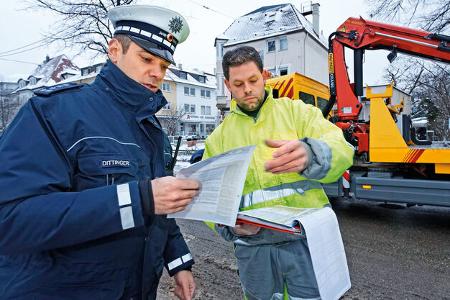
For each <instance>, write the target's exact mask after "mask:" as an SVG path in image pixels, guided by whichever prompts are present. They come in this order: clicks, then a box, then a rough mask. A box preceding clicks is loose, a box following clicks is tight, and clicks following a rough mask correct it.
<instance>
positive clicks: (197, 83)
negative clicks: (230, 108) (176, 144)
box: [157, 66, 219, 138]
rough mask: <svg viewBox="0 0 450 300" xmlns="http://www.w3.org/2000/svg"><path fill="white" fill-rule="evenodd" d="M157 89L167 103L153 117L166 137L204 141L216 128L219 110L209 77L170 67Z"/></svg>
mask: <svg viewBox="0 0 450 300" xmlns="http://www.w3.org/2000/svg"><path fill="white" fill-rule="evenodd" d="M161 90H162V92H163V93H164V96H165V97H166V99H167V101H168V104H167V105H166V107H164V108H163V109H161V110H160V111H159V112H158V114H157V115H158V118H159V119H160V121H161V124H162V126H163V128H165V130H166V131H167V133H168V134H169V135H184V136H197V137H200V138H205V137H207V136H208V135H209V134H210V133H211V132H212V131H213V130H214V128H215V127H216V126H217V123H218V117H219V111H218V109H217V105H216V80H215V76H214V75H213V74H209V73H205V72H201V71H198V70H194V71H187V70H183V68H182V67H181V66H179V67H170V68H169V69H168V70H167V73H166V77H165V78H164V82H163V84H162V87H161Z"/></svg>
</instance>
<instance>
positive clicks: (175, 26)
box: [169, 17, 183, 33]
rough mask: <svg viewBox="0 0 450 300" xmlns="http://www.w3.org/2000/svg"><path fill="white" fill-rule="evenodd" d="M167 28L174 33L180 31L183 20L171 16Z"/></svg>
mask: <svg viewBox="0 0 450 300" xmlns="http://www.w3.org/2000/svg"><path fill="white" fill-rule="evenodd" d="M169 28H170V30H172V31H173V32H175V33H178V32H180V31H181V28H183V21H182V20H181V18H180V17H173V18H172V19H170V21H169Z"/></svg>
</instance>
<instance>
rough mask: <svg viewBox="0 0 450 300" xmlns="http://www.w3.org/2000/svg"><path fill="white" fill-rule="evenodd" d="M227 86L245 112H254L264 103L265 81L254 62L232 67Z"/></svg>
mask: <svg viewBox="0 0 450 300" xmlns="http://www.w3.org/2000/svg"><path fill="white" fill-rule="evenodd" d="M229 73H230V74H229V79H228V80H226V79H225V85H226V86H227V88H228V90H229V91H230V92H231V94H232V96H233V98H234V99H235V100H236V102H237V104H238V105H239V106H240V107H242V108H243V109H245V110H248V111H254V110H256V109H258V107H260V106H261V104H262V102H263V101H264V79H263V76H262V73H261V71H259V69H258V67H257V66H256V64H255V63H254V62H252V61H250V62H247V63H244V64H242V65H239V66H234V67H230V70H229Z"/></svg>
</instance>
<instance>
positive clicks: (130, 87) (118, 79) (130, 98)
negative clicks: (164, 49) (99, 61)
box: [94, 60, 167, 119]
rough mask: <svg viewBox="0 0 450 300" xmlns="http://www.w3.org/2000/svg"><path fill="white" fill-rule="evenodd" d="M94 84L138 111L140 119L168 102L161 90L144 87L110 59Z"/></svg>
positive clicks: (130, 108)
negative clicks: (154, 90) (155, 90)
mask: <svg viewBox="0 0 450 300" xmlns="http://www.w3.org/2000/svg"><path fill="white" fill-rule="evenodd" d="M94 85H99V86H100V87H101V88H103V89H104V90H105V91H106V92H107V93H108V94H110V95H111V96H112V97H113V98H114V99H116V100H117V101H118V102H120V104H122V105H124V106H126V107H127V108H128V109H129V110H131V111H133V112H135V113H137V114H138V116H140V118H139V119H142V118H145V116H149V115H152V114H155V113H156V112H157V111H158V110H160V109H161V108H162V107H163V106H164V105H166V104H167V100H166V99H165V98H164V95H163V94H162V92H161V90H158V91H157V92H156V93H154V92H152V91H150V90H149V89H147V88H145V87H143V86H142V85H141V84H139V83H138V82H136V81H134V80H133V79H131V78H130V77H128V76H127V75H126V74H125V73H124V72H122V70H120V69H119V68H118V67H117V66H116V65H115V64H113V63H112V62H111V61H110V60H108V61H107V62H106V64H105V65H104V66H103V68H102V70H101V71H100V74H99V75H98V76H97V78H96V80H95V82H94Z"/></svg>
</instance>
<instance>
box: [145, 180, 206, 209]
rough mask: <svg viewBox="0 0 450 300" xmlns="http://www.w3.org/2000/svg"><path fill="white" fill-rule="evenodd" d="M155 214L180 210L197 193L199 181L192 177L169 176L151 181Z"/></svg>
mask: <svg viewBox="0 0 450 300" xmlns="http://www.w3.org/2000/svg"><path fill="white" fill-rule="evenodd" d="M151 184H152V191H153V202H154V206H155V214H157V215H164V214H170V213H174V212H177V211H181V210H183V209H185V208H186V206H187V205H188V204H189V203H191V201H192V198H194V197H195V196H197V195H198V193H199V189H200V183H199V182H198V181H196V180H192V179H179V178H175V177H171V176H166V177H161V178H156V179H153V180H152V181H151Z"/></svg>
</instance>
